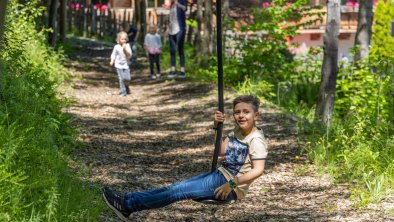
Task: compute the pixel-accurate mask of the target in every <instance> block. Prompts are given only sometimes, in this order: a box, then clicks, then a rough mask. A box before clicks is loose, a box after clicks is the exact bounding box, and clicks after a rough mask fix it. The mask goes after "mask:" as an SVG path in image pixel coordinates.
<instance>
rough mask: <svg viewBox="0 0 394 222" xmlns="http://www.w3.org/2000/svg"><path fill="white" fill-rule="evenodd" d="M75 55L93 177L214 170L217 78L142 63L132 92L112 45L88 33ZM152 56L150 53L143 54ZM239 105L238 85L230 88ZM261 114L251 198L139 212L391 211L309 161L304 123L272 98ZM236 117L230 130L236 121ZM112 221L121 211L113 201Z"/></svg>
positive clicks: (132, 184) (83, 158) (359, 217)
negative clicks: (261, 170)
mask: <svg viewBox="0 0 394 222" xmlns="http://www.w3.org/2000/svg"><path fill="white" fill-rule="evenodd" d="M78 41H79V42H78V44H77V45H78V47H77V48H76V50H75V51H74V52H73V53H72V54H70V55H69V58H70V61H69V62H68V63H67V64H68V67H69V69H70V70H71V71H72V72H73V75H74V77H75V78H73V81H72V86H73V90H71V91H70V92H68V93H67V96H70V97H73V98H74V99H75V101H76V103H75V104H74V105H73V106H72V107H70V108H69V109H68V110H67V111H68V112H69V113H71V114H72V115H73V116H74V118H75V123H76V124H77V125H78V127H79V128H80V131H81V133H80V137H79V140H80V141H81V143H82V145H83V146H82V147H81V148H80V149H79V150H78V151H77V152H76V154H77V155H76V156H75V161H76V163H77V164H76V165H77V166H75V167H76V169H81V170H82V169H84V170H85V171H86V172H85V175H86V179H87V180H89V181H92V182H94V183H96V184H100V185H106V186H109V187H111V188H114V189H116V190H119V191H138V190H144V189H148V188H157V187H159V186H163V185H168V184H170V183H173V182H175V181H178V180H180V179H184V178H188V177H190V176H193V175H196V174H199V173H201V172H205V171H209V168H210V162H211V155H212V151H213V143H214V141H213V140H214V131H213V130H212V129H210V127H211V124H212V117H213V115H212V114H213V113H214V111H215V110H216V107H217V91H216V90H215V85H208V84H200V83H195V82H191V81H190V80H188V79H186V80H182V81H179V80H178V81H168V80H166V79H165V78H164V77H162V78H161V79H159V80H151V79H149V77H148V71H147V69H146V67H142V68H140V69H136V70H133V71H132V83H131V95H130V96H127V97H120V96H119V95H118V94H117V93H118V80H117V76H116V74H115V70H113V68H111V67H109V65H108V63H109V59H108V58H109V55H110V53H111V47H109V46H105V45H102V44H100V43H97V42H92V41H88V40H78ZM142 62H143V61H142ZM225 95H226V96H225V97H226V98H225V107H226V108H225V109H226V110H227V113H228V114H229V110H230V108H231V104H230V103H231V100H232V98H233V95H232V93H231V92H225ZM261 113H262V115H261V121H259V123H258V125H259V126H260V127H262V128H263V130H264V132H265V135H266V137H267V138H268V139H269V149H270V154H269V159H268V162H267V166H266V171H265V174H264V175H263V176H262V177H261V178H259V179H258V180H256V181H255V182H254V184H253V185H252V187H251V189H250V193H249V194H248V196H247V198H245V199H244V200H243V201H242V202H239V203H236V204H232V205H229V206H206V205H202V204H199V203H195V202H193V201H183V202H179V203H175V204H172V205H170V206H168V207H165V208H163V209H157V210H150V211H144V212H139V213H135V214H133V215H132V217H131V221H389V220H390V219H389V218H388V216H385V215H384V213H383V211H382V212H380V211H379V210H376V211H369V212H361V211H356V210H354V209H352V207H351V206H352V203H351V202H350V201H349V200H348V197H349V195H350V194H349V191H348V190H347V189H346V187H345V186H333V185H332V184H331V183H330V182H329V181H328V180H326V179H322V178H319V177H317V176H316V175H315V174H314V173H313V172H314V171H313V169H312V167H311V166H308V165H305V164H304V163H305V159H304V158H303V157H302V156H301V157H300V158H298V155H299V153H300V146H299V145H298V144H297V128H296V123H295V122H294V120H292V118H290V116H289V115H286V114H283V113H281V112H280V111H278V110H276V109H274V108H272V107H270V106H268V105H263V106H262V109H261ZM231 125H232V122H231V121H230V120H228V121H227V124H226V125H225V131H228V130H230V129H231ZM102 221H118V219H117V218H116V216H115V215H114V214H113V213H112V212H111V211H110V210H108V211H106V212H104V215H103V217H102Z"/></svg>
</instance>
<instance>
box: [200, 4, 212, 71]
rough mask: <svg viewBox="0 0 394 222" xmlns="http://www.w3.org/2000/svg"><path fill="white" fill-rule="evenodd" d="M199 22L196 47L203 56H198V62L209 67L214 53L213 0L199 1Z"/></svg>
mask: <svg viewBox="0 0 394 222" xmlns="http://www.w3.org/2000/svg"><path fill="white" fill-rule="evenodd" d="M197 23H198V32H197V37H196V48H197V51H198V52H200V53H199V54H200V55H201V56H199V57H197V63H198V64H199V65H200V66H202V67H207V66H208V65H209V64H208V61H209V55H211V53H212V45H213V44H212V41H213V40H212V1H211V0H208V1H204V0H198V1H197Z"/></svg>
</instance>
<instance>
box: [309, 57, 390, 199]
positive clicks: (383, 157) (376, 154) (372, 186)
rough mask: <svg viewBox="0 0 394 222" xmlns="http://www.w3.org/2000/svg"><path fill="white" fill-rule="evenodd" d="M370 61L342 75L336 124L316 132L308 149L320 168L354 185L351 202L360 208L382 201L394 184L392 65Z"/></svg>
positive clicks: (342, 71) (338, 85) (339, 80)
mask: <svg viewBox="0 0 394 222" xmlns="http://www.w3.org/2000/svg"><path fill="white" fill-rule="evenodd" d="M374 58H376V56H371V57H370V58H369V62H368V60H365V61H361V62H360V63H359V64H357V68H355V66H353V67H347V68H343V69H342V70H341V71H340V73H339V74H338V80H337V95H336V102H335V111H334V114H335V119H334V120H335V121H334V122H333V124H332V128H331V129H329V130H328V129H326V130H325V131H324V130H321V129H320V130H315V133H313V134H312V136H311V140H312V141H313V142H312V144H311V147H309V148H308V151H309V154H310V157H311V158H312V160H314V162H315V163H316V164H317V165H318V166H320V167H322V168H325V171H326V172H330V173H331V174H332V175H333V177H334V178H335V179H337V180H338V181H350V182H351V183H352V184H353V188H352V189H353V194H352V199H353V200H355V201H357V205H358V206H360V207H363V206H366V204H368V203H369V202H376V201H380V200H381V199H382V198H383V197H384V196H385V195H386V193H387V192H390V190H391V191H392V189H393V182H392V181H394V174H393V171H394V164H393V159H394V148H393V147H394V146H393V139H394V137H393V134H392V133H393V131H392V129H393V125H392V124H393V117H392V108H393V107H392V105H393V104H392V92H394V88H393V85H392V79H391V77H392V76H393V72H394V69H393V68H392V64H393V60H392V59H390V58H386V59H384V60H380V61H377V60H375V59H374ZM377 58H383V57H382V56H378V57H377ZM315 136H316V138H314V137H315Z"/></svg>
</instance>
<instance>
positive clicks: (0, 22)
mask: <svg viewBox="0 0 394 222" xmlns="http://www.w3.org/2000/svg"><path fill="white" fill-rule="evenodd" d="M7 3H8V1H7V0H0V8H1V9H3V10H2V11H3V12H2V13H0V51H2V49H3V41H4V26H5V20H6V19H5V18H6V14H7Z"/></svg>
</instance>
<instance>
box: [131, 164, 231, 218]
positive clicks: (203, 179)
mask: <svg viewBox="0 0 394 222" xmlns="http://www.w3.org/2000/svg"><path fill="white" fill-rule="evenodd" d="M225 183H227V180H226V178H225V177H224V176H223V174H222V173H221V172H220V171H219V170H215V171H214V172H211V173H204V174H201V175H198V176H195V177H192V178H190V179H186V180H183V181H180V182H177V183H174V184H172V185H170V186H168V187H163V188H159V189H153V190H146V191H141V192H131V193H128V194H126V198H125V202H126V206H127V208H128V209H129V210H131V212H135V211H141V210H147V209H153V208H159V207H164V206H167V205H169V204H171V203H174V202H176V201H180V200H186V199H215V193H214V191H215V189H216V188H218V187H220V186H221V185H223V184H225ZM235 199H236V194H235V192H234V191H232V192H231V193H230V194H229V195H228V197H227V200H235Z"/></svg>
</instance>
